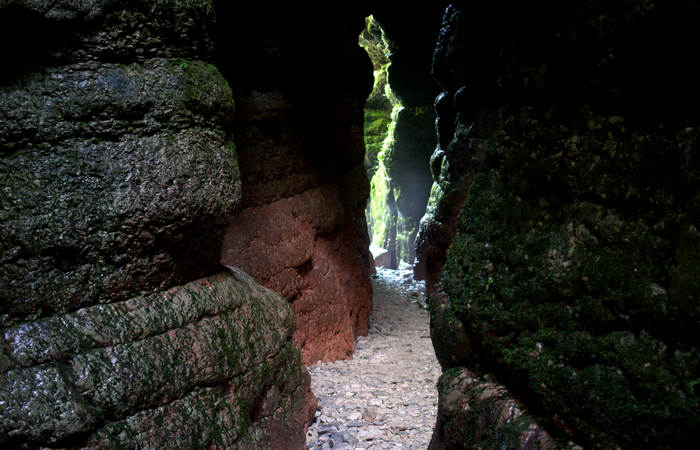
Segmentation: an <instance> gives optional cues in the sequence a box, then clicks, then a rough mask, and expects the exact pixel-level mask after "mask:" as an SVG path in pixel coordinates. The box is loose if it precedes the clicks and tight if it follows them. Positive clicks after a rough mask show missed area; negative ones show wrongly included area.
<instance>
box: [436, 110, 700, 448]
mask: <svg viewBox="0 0 700 450" xmlns="http://www.w3.org/2000/svg"><path fill="white" fill-rule="evenodd" d="M498 117H499V119H498V125H497V126H496V127H495V129H496V130H497V131H496V132H495V133H494V134H493V136H492V138H491V139H490V140H489V141H488V144H487V151H486V155H485V160H484V163H483V164H482V166H481V168H480V169H479V170H478V171H477V175H476V179H475V182H474V184H473V185H472V187H471V192H470V197H469V199H468V201H467V202H466V204H465V206H464V208H463V209H462V212H461V214H460V217H459V228H458V233H457V236H456V238H455V240H454V242H453V243H452V245H451V247H450V249H449V251H448V259H447V263H446V265H445V267H444V272H443V275H442V279H441V282H440V286H439V288H440V289H441V290H443V291H444V292H445V293H446V294H447V296H448V297H449V302H447V304H445V306H443V308H447V313H445V312H444V311H443V315H445V314H447V315H448V316H449V317H451V318H452V320H453V321H455V322H457V321H459V322H460V323H462V324H463V325H464V326H465V328H466V329H467V331H468V333H469V336H470V337H471V339H472V341H473V344H472V345H473V351H474V352H476V353H478V354H479V355H480V358H479V360H478V362H477V363H478V365H479V366H480V367H481V368H482V370H485V371H489V372H492V373H495V374H496V375H498V376H499V377H500V378H501V379H502V380H504V381H505V382H506V384H507V385H508V386H509V387H510V388H511V389H513V390H514V391H515V392H516V393H518V394H520V395H522V396H523V398H524V399H525V400H526V404H528V405H529V406H531V407H534V410H536V411H537V412H538V413H539V414H541V416H542V418H543V419H545V421H546V423H548V425H550V426H551V427H552V428H553V429H557V430H559V432H560V433H563V434H565V435H569V436H570V437H573V438H575V439H576V440H577V441H578V442H588V443H589V444H590V445H592V446H596V447H604V448H607V447H610V446H616V445H621V446H622V447H639V446H641V447H659V446H671V447H676V448H685V447H689V446H692V442H693V441H694V440H695V435H696V431H695V430H697V429H698V427H700V416H699V415H698V406H699V405H700V398H699V396H698V385H699V383H700V376H699V375H698V374H699V373H700V371H699V370H698V369H700V352H699V350H698V348H699V345H698V344H700V342H699V341H698V337H697V332H696V331H697V329H698V326H699V325H700V321H699V319H700V303H699V302H698V299H699V297H700V284H699V282H698V280H700V233H699V232H698V229H697V225H698V193H699V189H698V187H699V184H698V173H699V172H698V171H699V169H700V165H699V164H698V161H699V160H698V154H697V136H698V129H693V128H687V129H683V130H680V131H679V132H677V133H675V132H665V131H663V130H656V131H650V132H645V133H642V132H633V131H631V130H629V129H628V128H627V127H626V124H625V120H624V118H623V117H620V116H601V115H596V114H594V113H592V112H590V111H589V110H588V109H587V108H586V107H584V108H582V109H581V111H578V112H577V113H576V114H566V113H562V112H561V111H556V110H536V109H532V108H522V109H517V110H506V109H502V110H500V111H499V115H498ZM437 345H438V346H439V345H440V344H439V343H438V344H437ZM438 354H439V352H438ZM471 362H472V363H473V361H471ZM446 364H447V365H449V366H452V365H454V364H456V363H455V362H454V361H447V362H446Z"/></svg>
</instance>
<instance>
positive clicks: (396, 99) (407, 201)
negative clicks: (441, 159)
mask: <svg viewBox="0 0 700 450" xmlns="http://www.w3.org/2000/svg"><path fill="white" fill-rule="evenodd" d="M443 8H444V6H443V5H442V2H434V3H431V4H430V5H421V6H420V7H416V8H411V10H410V11H404V13H403V14H400V15H397V14H395V11H394V10H393V9H389V8H387V7H386V6H383V5H375V6H374V9H375V11H373V13H374V16H375V17H376V20H377V23H378V24H379V25H380V26H382V27H384V33H383V41H384V43H385V44H386V45H387V55H388V61H389V64H388V66H387V67H386V69H385V72H386V77H387V80H388V83H389V87H390V91H391V92H390V94H389V95H388V96H389V99H390V100H391V103H392V106H393V107H394V114H393V116H392V117H391V120H392V123H391V126H390V128H389V138H388V139H387V140H386V141H385V142H384V144H383V149H382V151H381V154H380V157H379V165H380V166H382V168H380V169H379V170H377V171H376V172H375V173H374V174H373V176H374V178H373V179H372V184H373V189H374V191H375V192H373V198H372V202H373V203H375V204H373V205H371V207H369V208H368V221H369V222H370V228H371V229H372V234H373V236H372V239H373V241H374V242H375V244H376V245H378V246H380V247H383V248H386V249H387V250H388V251H389V253H390V255H391V261H392V265H391V267H392V268H397V267H398V265H399V264H400V262H401V261H404V262H406V263H408V264H411V265H412V264H413V262H414V259H415V246H414V242H415V238H416V235H417V232H418V226H419V222H420V219H421V217H422V216H423V215H424V213H425V207H426V204H427V202H428V197H429V194H430V185H431V183H432V178H431V175H430V165H429V160H430V155H431V154H432V152H433V150H434V148H435V141H436V138H435V126H434V121H435V110H434V108H433V99H434V98H435V95H437V93H438V92H439V88H438V85H437V84H436V83H435V82H434V80H433V79H432V77H431V76H430V63H431V58H432V54H433V47H434V42H435V39H436V37H437V35H438V30H439V27H440V16H441V14H442V12H443ZM370 106H372V104H371V103H370ZM370 125H371V122H370V123H366V132H371V127H370ZM375 196H376V198H375Z"/></svg>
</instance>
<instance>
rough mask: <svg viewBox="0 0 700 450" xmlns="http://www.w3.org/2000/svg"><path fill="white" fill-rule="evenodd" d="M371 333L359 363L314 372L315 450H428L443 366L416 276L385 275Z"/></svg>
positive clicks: (310, 439)
mask: <svg viewBox="0 0 700 450" xmlns="http://www.w3.org/2000/svg"><path fill="white" fill-rule="evenodd" d="M372 283H373V286H374V310H373V311H372V316H371V318H370V326H369V334H368V335H367V336H366V337H359V338H358V339H357V342H356V350H355V356H354V357H353V359H352V360H349V361H335V362H330V363H322V364H317V365H314V366H311V367H309V371H310V372H311V389H312V390H313V392H314V394H316V396H317V397H318V401H319V410H318V411H316V421H315V422H314V423H313V424H312V425H311V426H310V427H309V430H308V432H307V434H306V447H307V448H311V449H329V448H333V449H336V450H342V449H425V448H427V447H428V443H429V442H430V436H431V434H432V431H433V427H434V425H435V414H436V412H437V390H436V388H435V384H436V382H437V379H438V377H439V376H440V366H439V365H438V362H437V359H435V353H434V352H433V347H432V344H431V341H430V331H429V328H428V326H429V320H430V318H429V314H428V312H427V311H426V310H425V297H424V286H423V284H422V283H418V282H415V281H413V278H412V271H411V270H410V269H408V268H404V269H403V270H388V269H383V268H378V271H377V275H376V278H374V279H373V281H372Z"/></svg>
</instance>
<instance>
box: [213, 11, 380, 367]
mask: <svg viewBox="0 0 700 450" xmlns="http://www.w3.org/2000/svg"><path fill="white" fill-rule="evenodd" d="M237 8H238V7H236V6H234V5H228V6H226V5H223V4H222V9H221V11H226V15H227V17H231V18H233V19H234V20H233V23H226V24H225V26H223V27H222V28H221V29H220V30H219V38H218V41H219V42H220V43H221V46H220V49H219V61H220V65H221V67H222V70H223V72H224V74H225V76H226V77H227V79H229V80H230V82H231V83H232V84H233V85H234V86H236V87H237V89H236V92H235V94H234V96H235V98H236V102H237V105H238V113H237V115H236V120H235V123H234V126H233V129H234V134H235V136H236V144H237V152H238V155H239V162H240V170H241V177H242V180H243V186H244V188H243V200H242V205H241V207H242V209H241V212H240V214H238V215H237V216H235V217H233V219H232V224H231V225H230V227H229V229H228V231H227V234H226V240H225V244H224V248H223V252H222V260H223V262H224V263H226V264H228V265H233V266H237V267H241V268H243V269H244V270H246V271H249V272H250V273H251V274H252V275H253V276H254V277H256V279H257V280H259V281H260V282H261V283H263V284H265V285H266V286H268V287H271V288H273V289H275V290H277V291H278V292H281V293H282V294H283V295H284V296H285V297H286V298H287V299H288V300H289V301H291V302H292V305H293V307H294V309H295V311H296V313H297V315H298V317H299V320H298V321H297V328H296V331H295V332H294V342H295V343H296V344H298V345H299V347H300V348H301V349H302V355H303V359H304V362H305V363H307V364H309V363H313V362H315V361H318V360H331V359H338V358H347V357H349V356H350V355H351V354H352V351H353V345H354V339H355V336H357V335H358V334H366V333H367V321H368V317H369V313H370V310H371V295H372V294H371V285H370V284H369V261H370V256H369V252H368V248H369V241H368V237H367V227H366V222H365V219H364V208H365V203H366V199H367V196H368V182H367V177H366V174H365V170H364V167H363V158H364V145H363V141H362V120H363V110H362V107H363V104H364V101H365V99H366V98H367V95H368V93H369V91H370V89H371V64H370V62H369V59H368V58H367V55H366V53H365V52H364V50H362V49H361V48H360V47H359V46H358V44H357V38H358V35H359V33H360V32H361V31H362V29H363V27H364V17H365V16H366V13H365V12H363V11H354V10H338V11H336V12H332V13H330V16H328V17H326V18H324V20H322V21H318V20H317V18H316V17H315V16H313V15H306V14H304V13H303V12H301V11H298V10H297V9H291V10H286V8H282V9H281V10H276V11H274V12H272V13H270V12H269V11H267V9H266V10H264V11H263V10H260V11H258V12H257V13H254V14H252V15H251V14H247V15H241V14H239V13H238V9H237ZM241 67H246V70H245V71H243V70H241V69H240V68H241ZM280 74H283V76H280Z"/></svg>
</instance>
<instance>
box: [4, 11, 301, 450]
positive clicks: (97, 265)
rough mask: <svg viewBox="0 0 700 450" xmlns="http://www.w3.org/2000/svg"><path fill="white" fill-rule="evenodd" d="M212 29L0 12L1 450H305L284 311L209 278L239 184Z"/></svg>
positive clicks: (219, 272) (158, 20)
mask: <svg viewBox="0 0 700 450" xmlns="http://www.w3.org/2000/svg"><path fill="white" fill-rule="evenodd" d="M214 13H215V11H214V5H213V4H212V2H209V1H204V0H203V1H170V2H157V3H154V2H141V1H138V2H129V4H128V5H127V4H125V3H124V2H118V1H111V0H104V1H98V2H40V1H31V0H26V1H24V0H16V1H9V2H2V4H0V33H2V36H0V37H1V38H2V41H3V42H4V43H5V44H9V43H12V44H11V45H5V48H7V49H8V52H7V53H5V54H4V56H5V59H4V70H3V73H2V79H1V84H0V122H2V124H3V125H2V127H1V128H0V161H1V163H0V180H1V186H2V187H1V189H0V224H1V226H0V235H1V236H2V239H0V242H1V244H0V327H2V339H0V372H1V373H0V386H2V387H1V388H0V443H1V444H2V445H3V446H7V447H13V448H15V447H31V448H33V447H39V446H42V447H74V446H75V447H82V446H87V447H100V448H104V447H119V448H124V447H127V448H131V447H149V448H155V447H159V448H162V447H170V448H183V447H190V448H202V447H218V448H237V447H238V448H251V447H278V448H279V447H282V446H285V447H287V446H290V445H291V446H294V445H298V446H299V447H302V446H303V442H304V434H303V427H304V422H308V420H310V419H311V417H310V416H309V414H313V411H314V408H315V403H314V402H315V400H314V399H313V396H312V395H311V393H310V391H309V378H308V375H307V374H306V372H305V371H304V370H303V368H302V366H301V360H300V355H299V352H298V350H297V349H296V348H295V346H294V345H293V344H292V343H291V341H290V336H291V333H292V332H293V326H294V317H293V315H292V311H291V310H290V308H289V307H288V306H287V303H286V302H285V301H284V300H283V299H282V298H281V297H279V296H278V295H277V294H274V293H272V292H271V291H269V290H267V289H265V288H262V287H260V286H258V285H257V284H256V283H255V282H254V281H253V280H252V279H250V278H249V277H247V276H246V275H245V274H243V273H242V272H239V271H237V270H233V271H232V272H228V271H225V270H224V268H223V267H222V266H221V265H220V252H221V245H222V242H223V238H224V232H225V230H226V225H227V223H228V221H229V219H230V217H231V215H232V214H233V213H234V211H235V210H236V208H237V207H238V206H239V205H240V204H241V177H240V174H239V168H238V161H237V156H236V152H235V146H234V144H233V140H232V133H231V128H230V126H228V125H227V123H229V120H230V118H231V116H232V113H233V108H234V103H233V98H232V93H231V88H230V87H229V84H228V83H227V82H226V80H225V79H224V77H223V76H222V75H221V73H220V72H219V70H218V69H217V68H216V67H214V66H213V65H211V64H210V63H211V62H212V61H213V40H212V31H213V30H212V27H213V19H214ZM37 30H41V33H40V34H39V33H38V31H37Z"/></svg>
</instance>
